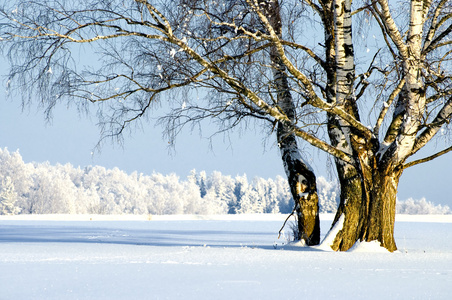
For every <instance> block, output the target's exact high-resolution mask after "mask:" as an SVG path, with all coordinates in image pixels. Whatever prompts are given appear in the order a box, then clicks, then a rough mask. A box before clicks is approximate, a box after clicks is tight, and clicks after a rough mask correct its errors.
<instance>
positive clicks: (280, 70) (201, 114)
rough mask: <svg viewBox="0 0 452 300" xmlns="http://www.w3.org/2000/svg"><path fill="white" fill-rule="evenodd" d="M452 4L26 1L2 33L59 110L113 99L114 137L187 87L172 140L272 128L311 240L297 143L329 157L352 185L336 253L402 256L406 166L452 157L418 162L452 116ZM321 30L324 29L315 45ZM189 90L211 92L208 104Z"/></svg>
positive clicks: (22, 78)
mask: <svg viewBox="0 0 452 300" xmlns="http://www.w3.org/2000/svg"><path fill="white" fill-rule="evenodd" d="M176 4H178V5H176ZM451 6H452V5H451V1H450V0H449V1H447V0H441V1H420V0H414V1H406V2H402V3H399V4H398V7H397V9H400V7H402V9H406V10H407V11H408V13H407V14H400V15H399V14H396V10H395V9H394V8H393V7H391V5H390V3H389V2H388V1H386V0H376V1H369V2H363V3H359V4H358V6H357V7H356V9H355V10H352V2H351V0H319V1H313V0H312V1H311V0H302V1H301V0H300V1H296V0H293V1H285V2H281V1H270V0H269V1H264V0H242V1H239V0H237V1H208V0H197V1H182V0H181V1H178V2H177V3H176V2H174V1H163V0H162V1H146V0H136V1H132V0H130V1H119V0H118V1H97V2H96V1H86V2H82V3H79V2H77V3H74V2H70V1H67V2H66V1H40V2H34V1H17V2H13V3H9V4H8V5H5V6H4V7H2V9H1V18H2V20H1V22H2V27H1V29H0V37H1V39H2V43H1V44H2V45H3V46H2V47H3V48H5V49H6V50H7V51H8V54H9V58H10V61H11V62H12V65H13V67H12V71H11V76H10V78H11V80H13V82H15V83H16V87H19V88H21V89H22V90H24V91H27V93H26V95H28V96H30V95H31V94H32V93H34V94H36V95H40V96H41V99H42V100H43V101H44V102H45V103H47V105H48V106H49V107H52V106H53V105H54V104H55V103H57V102H58V101H61V100H63V99H64V98H69V99H79V100H80V102H83V101H84V100H87V101H86V102H94V103H95V104H96V103H97V104H101V107H100V112H101V114H102V115H101V116H103V118H104V119H103V122H104V124H107V125H110V127H108V128H107V129H109V132H110V133H111V134H113V135H116V134H120V133H121V132H122V131H123V130H124V129H125V128H127V126H129V124H130V123H131V122H133V121H134V120H136V119H138V118H140V117H143V116H144V117H145V116H146V115H149V114H150V113H152V106H153V103H154V102H158V99H159V97H161V95H165V97H167V98H165V99H174V100H172V101H173V102H174V101H176V96H175V94H172V93H173V92H175V91H177V90H181V89H183V90H184V96H183V99H184V103H183V105H180V104H179V106H178V107H176V106H175V107H174V109H173V110H172V111H171V112H170V113H169V114H168V115H167V116H166V117H165V118H164V120H166V122H167V124H168V128H169V129H171V130H173V131H172V132H177V131H178V130H179V128H180V127H181V126H184V125H185V124H189V123H191V122H196V121H199V120H202V119H204V118H213V119H215V120H218V121H219V124H220V125H221V128H220V129H221V130H227V129H229V128H232V127H234V126H236V125H237V124H239V123H240V122H241V121H242V120H246V119H250V118H252V119H256V120H263V121H264V122H265V121H267V122H268V124H270V128H277V130H276V132H277V139H278V142H279V146H280V148H281V155H282V158H283V162H284V164H285V167H286V173H287V175H288V179H289V183H290V185H291V190H292V195H293V196H294V199H295V200H296V203H297V206H296V209H297V215H298V216H299V223H298V224H299V230H301V231H300V236H299V238H300V239H303V240H305V241H306V242H307V244H315V243H317V242H318V239H319V231H318V227H317V226H318V200H317V198H316V197H317V196H316V190H315V175H314V172H313V170H312V169H310V168H309V166H308V165H307V164H306V163H305V161H304V160H303V158H302V155H300V154H299V149H297V148H298V146H297V138H298V139H301V140H304V141H305V142H307V143H309V144H311V145H312V146H314V147H315V148H318V149H321V150H322V151H325V152H326V153H328V154H329V155H331V156H332V157H333V158H334V159H335V162H336V168H337V173H338V177H339V181H340V185H341V203H340V205H339V209H338V212H337V215H336V218H335V221H334V223H333V228H332V230H331V231H330V234H332V235H334V242H333V243H332V244H331V245H330V246H331V247H332V249H334V250H348V249H349V248H350V247H351V246H353V244H355V243H356V242H357V241H374V240H376V241H378V242H380V244H381V246H382V247H385V248H387V249H388V250H389V251H394V250H396V249H397V248H396V244H395V241H394V218H395V201H396V193H397V186H398V181H399V178H400V176H401V175H402V173H403V170H404V169H406V168H408V167H411V166H414V165H416V164H419V163H423V162H426V161H429V160H431V159H434V158H436V157H438V156H440V155H443V154H445V153H447V152H449V151H450V150H452V147H451V146H449V144H447V143H444V144H445V145H446V146H445V148H444V149H443V150H441V151H439V152H437V153H431V154H430V155H428V156H427V157H425V158H423V159H418V160H411V161H410V160H409V159H410V158H411V157H412V156H413V155H414V154H415V153H417V152H418V151H419V150H420V149H421V148H423V147H424V146H425V145H427V144H428V143H429V142H430V141H431V140H432V139H433V138H434V136H435V135H437V133H438V132H440V130H442V129H447V126H448V123H449V121H450V119H451V114H452V98H451V95H452V78H451V69H452V68H451V62H450V59H451V56H452V50H451V43H452V42H451V41H450V39H449V36H450V32H451V31H452V18H451V17H452V7H451ZM360 18H361V19H363V18H367V19H368V20H370V22H371V24H373V25H375V26H373V27H372V30H374V31H375V34H378V35H379V37H380V40H381V41H383V43H382V44H381V45H380V49H379V50H378V51H376V52H375V53H374V55H373V59H371V60H369V63H368V65H367V66H365V67H364V68H363V65H360V69H363V70H364V71H362V72H361V73H359V72H357V68H356V66H357V61H358V59H357V57H361V56H362V55H360V56H357V54H356V53H357V50H358V49H362V47H359V43H356V39H355V38H354V37H353V33H354V32H355V31H354V30H355V29H354V26H353V25H354V22H352V20H353V19H356V20H357V21H359V19H360ZM309 24H311V25H309ZM316 24H320V25H316ZM310 26H311V27H310ZM310 28H317V29H318V28H320V33H321V34H320V35H316V36H314V35H312V34H311V37H307V34H306V31H307V30H310ZM377 32H379V33H377ZM77 44H81V45H87V46H88V45H91V46H92V47H94V48H97V49H100V51H101V54H102V60H103V61H102V67H101V68H99V69H98V70H94V71H86V72H85V71H80V70H78V69H77V66H76V64H74V63H72V62H73V60H72V59H73V57H72V54H73V51H74V45H77ZM360 54H361V53H360ZM25 88H26V89H25ZM191 89H205V90H207V91H211V92H210V93H208V94H207V95H208V96H207V97H205V98H203V99H200V100H197V99H196V97H190V91H191ZM171 97H173V98H171ZM372 116H375V117H372ZM326 136H328V139H326V138H325V137H326Z"/></svg>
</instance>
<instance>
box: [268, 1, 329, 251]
mask: <svg viewBox="0 0 452 300" xmlns="http://www.w3.org/2000/svg"><path fill="white" fill-rule="evenodd" d="M261 4H262V6H263V7H265V10H266V15H267V18H268V20H269V22H270V24H271V25H272V27H273V29H274V30H275V32H276V33H277V34H278V35H279V36H281V26H282V23H281V15H280V8H279V3H278V1H261ZM270 59H271V62H272V67H273V79H274V85H275V89H276V94H277V101H278V106H279V107H280V108H281V110H282V111H283V112H284V114H286V115H287V117H288V118H289V119H290V120H291V121H292V122H295V105H294V102H293V98H292V95H291V94H290V87H289V83H288V80H287V74H286V68H285V66H284V64H283V62H282V61H281V58H280V57H279V55H278V53H277V50H276V49H275V47H272V48H271V49H270ZM277 139H278V146H279V148H280V151H281V158H282V160H283V163H284V169H285V171H286V175H287V179H288V182H289V186H290V191H291V194H292V197H293V199H294V202H295V210H296V215H297V222H298V224H297V225H298V232H297V233H296V236H295V237H294V238H295V239H296V240H304V241H305V243H306V244H307V245H317V244H319V243H320V219H319V198H318V195H317V185H316V177H315V174H314V171H313V170H312V169H311V167H310V166H309V164H307V163H306V162H305V161H304V160H303V158H302V156H301V154H300V152H299V150H298V145H297V141H296V136H295V134H294V133H293V132H291V130H290V129H289V128H287V127H286V126H285V125H284V124H282V123H281V122H279V123H278V129H277Z"/></svg>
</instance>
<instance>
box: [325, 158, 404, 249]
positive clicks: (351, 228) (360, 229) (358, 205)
mask: <svg viewBox="0 0 452 300" xmlns="http://www.w3.org/2000/svg"><path fill="white" fill-rule="evenodd" d="M369 161H374V160H372V159H371V160H369ZM374 162H375V161H374ZM362 165H363V167H362V168H361V172H360V173H359V174H357V177H358V178H361V179H362V180H360V186H356V189H357V190H359V191H360V193H361V197H359V195H358V193H356V194H353V193H352V195H351V198H350V199H347V200H346V201H345V203H344V205H341V207H340V209H339V210H338V213H337V215H336V218H335V222H334V223H336V222H338V221H339V220H340V221H343V224H341V225H342V227H341V230H339V231H338V232H337V233H336V237H335V239H334V242H333V243H332V244H331V245H330V246H331V248H332V249H333V250H340V251H346V250H348V249H350V248H351V247H352V246H353V245H354V244H355V243H356V242H357V241H365V242H371V241H378V242H380V245H381V246H382V247H384V248H386V249H388V250H389V251H391V252H393V251H395V250H397V246H396V244H395V240H394V220H395V211H396V209H395V205H396V196H397V187H398V182H399V178H400V176H401V174H402V171H401V169H395V170H394V169H389V168H383V167H381V166H378V165H376V164H375V165H374V167H373V168H371V167H368V166H369V165H367V164H364V163H362ZM354 182H355V183H356V182H357V181H354Z"/></svg>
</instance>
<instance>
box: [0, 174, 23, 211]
mask: <svg viewBox="0 0 452 300" xmlns="http://www.w3.org/2000/svg"><path fill="white" fill-rule="evenodd" d="M16 202H17V194H16V192H15V191H14V185H13V182H12V181H11V178H10V177H6V178H2V179H1V181H0V215H15V214H17V213H19V212H20V210H21V209H20V208H19V207H17V206H16Z"/></svg>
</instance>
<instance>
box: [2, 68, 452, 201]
mask: <svg viewBox="0 0 452 300" xmlns="http://www.w3.org/2000/svg"><path fill="white" fill-rule="evenodd" d="M7 72H8V67H7V65H6V64H5V62H4V61H3V60H0V75H1V76H2V78H1V87H2V88H1V89H2V91H1V94H0V95H1V98H0V104H1V108H0V147H1V148H5V147H6V148H8V150H10V151H15V150H17V149H19V150H20V153H21V155H22V157H23V159H24V161H25V162H32V161H36V162H44V161H49V162H50V163H52V164H55V163H61V164H65V163H71V164H73V165H75V166H81V167H83V166H87V165H101V166H104V167H107V168H113V167H118V168H120V169H122V170H124V171H126V172H128V173H131V172H133V171H138V172H141V173H144V174H150V173H152V172H154V171H155V172H159V173H163V174H168V173H176V174H178V175H179V176H181V177H186V176H187V175H188V174H189V172H190V170H192V169H196V170H197V171H201V170H205V171H206V172H207V173H210V172H212V171H214V170H217V171H220V172H221V173H223V174H224V175H231V176H236V175H238V174H240V175H241V174H244V173H246V174H247V175H248V178H250V179H251V178H253V177H254V176H260V177H264V178H269V177H270V178H274V177H276V175H281V176H285V175H284V169H283V167H282V163H281V160H280V157H279V151H278V149H277V147H276V146H275V142H274V140H275V137H274V136H272V137H270V138H268V139H267V140H266V142H264V139H265V136H264V134H263V133H261V132H260V130H259V129H258V128H257V129H256V130H254V129H250V130H247V131H242V132H235V133H233V134H231V136H230V140H225V138H224V136H222V135H219V136H216V137H215V138H213V140H212V143H210V141H209V140H208V139H207V138H206V137H200V136H199V134H198V132H193V133H191V132H190V131H189V130H186V131H185V132H183V133H182V134H181V135H180V136H179V137H178V139H177V141H176V147H175V149H174V150H170V149H169V148H168V141H166V140H164V139H163V136H162V128H160V127H155V126H154V125H153V124H151V123H146V122H143V128H142V129H137V130H136V131H134V132H132V133H131V134H129V135H125V137H124V138H125V139H124V143H123V145H119V144H116V143H114V142H107V143H104V144H103V147H102V148H101V151H100V152H98V151H94V153H93V149H94V148H95V146H96V144H97V142H98V140H99V129H98V127H97V126H96V117H95V116H92V117H87V116H79V114H78V113H77V111H76V109H75V108H73V107H72V108H71V107H69V108H68V107H66V106H64V105H61V106H57V107H56V109H55V111H54V114H53V118H52V120H51V122H47V121H46V120H45V116H44V113H43V110H42V109H40V108H39V107H38V106H36V105H32V106H30V107H25V108H24V109H22V106H21V101H20V99H19V98H18V97H7V93H6V88H5V87H6V81H5V75H6V74H7ZM205 127H207V128H205V129H207V130H206V131H209V129H210V128H208V127H209V124H208V123H206V126H205ZM309 149H310V148H309ZM309 159H310V164H311V165H312V167H313V168H314V169H315V171H316V173H317V176H324V177H326V178H330V179H331V178H334V170H328V169H327V167H326V162H325V161H326V160H325V155H324V154H322V153H320V152H319V151H318V150H313V151H311V153H310V154H309ZM451 166H452V153H449V154H447V155H445V156H443V157H441V158H439V159H436V160H434V161H432V162H429V163H427V164H423V165H419V166H415V167H412V168H411V169H408V170H406V171H405V172H404V174H403V175H402V179H401V182H400V186H399V194H398V196H399V199H401V200H405V199H407V198H409V197H412V198H414V199H420V198H422V197H426V199H427V200H428V201H433V202H434V203H436V204H447V205H449V206H452V197H451V196H450V194H449V192H448V186H449V185H450V183H451V181H452V180H451V176H450V174H449V173H450V167H451Z"/></svg>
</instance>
